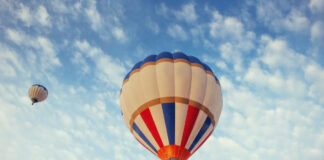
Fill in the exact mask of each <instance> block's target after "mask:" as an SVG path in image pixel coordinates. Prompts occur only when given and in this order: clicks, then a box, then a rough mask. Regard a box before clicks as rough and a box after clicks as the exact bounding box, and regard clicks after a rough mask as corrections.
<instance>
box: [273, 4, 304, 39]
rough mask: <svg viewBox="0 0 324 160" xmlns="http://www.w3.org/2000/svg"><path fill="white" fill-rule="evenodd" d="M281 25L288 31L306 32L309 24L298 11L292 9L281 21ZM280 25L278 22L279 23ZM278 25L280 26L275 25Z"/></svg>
mask: <svg viewBox="0 0 324 160" xmlns="http://www.w3.org/2000/svg"><path fill="white" fill-rule="evenodd" d="M282 22H283V23H282V24H283V25H284V28H286V29H287V30H288V31H294V32H306V33H307V32H308V28H309V25H310V22H309V20H308V18H307V17H306V16H305V15H303V13H301V12H300V11H298V10H296V9H293V10H291V12H290V13H289V15H287V16H286V17H285V18H284V19H283V20H282ZM279 23H280V22H279ZM277 25H280V24H277Z"/></svg>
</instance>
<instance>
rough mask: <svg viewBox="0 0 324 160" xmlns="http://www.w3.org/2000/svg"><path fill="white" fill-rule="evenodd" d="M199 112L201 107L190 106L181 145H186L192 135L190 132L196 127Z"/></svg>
mask: <svg viewBox="0 0 324 160" xmlns="http://www.w3.org/2000/svg"><path fill="white" fill-rule="evenodd" d="M198 113H199V109H198V108H196V107H192V106H190V105H189V106H188V112H187V117H186V122H185V126H184V129H183V134H182V139H181V146H182V147H185V146H186V144H187V141H188V138H189V136H190V133H191V131H192V129H193V127H194V124H195V122H196V119H197V116H198Z"/></svg>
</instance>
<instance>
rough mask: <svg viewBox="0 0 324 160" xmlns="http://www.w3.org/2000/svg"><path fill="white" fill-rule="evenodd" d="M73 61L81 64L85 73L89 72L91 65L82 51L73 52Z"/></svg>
mask: <svg viewBox="0 0 324 160" xmlns="http://www.w3.org/2000/svg"><path fill="white" fill-rule="evenodd" d="M71 61H72V63H74V64H79V65H81V69H82V72H83V73H89V71H90V66H89V65H88V63H87V62H86V59H85V58H84V57H83V55H82V54H81V53H80V52H73V58H72V59H71Z"/></svg>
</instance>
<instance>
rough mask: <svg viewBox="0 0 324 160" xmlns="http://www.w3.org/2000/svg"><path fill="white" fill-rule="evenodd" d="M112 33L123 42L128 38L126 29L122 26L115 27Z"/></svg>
mask: <svg viewBox="0 0 324 160" xmlns="http://www.w3.org/2000/svg"><path fill="white" fill-rule="evenodd" d="M112 34H113V35H114V37H115V38H116V39H117V40H119V41H121V42H125V41H126V40H127V37H126V35H125V33H124V30H123V29H122V28H120V27H114V28H113V30H112Z"/></svg>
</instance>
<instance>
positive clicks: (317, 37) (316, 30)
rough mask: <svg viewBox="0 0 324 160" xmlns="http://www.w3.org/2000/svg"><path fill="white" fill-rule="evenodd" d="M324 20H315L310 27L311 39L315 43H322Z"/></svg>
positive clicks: (323, 40) (323, 38)
mask: <svg viewBox="0 0 324 160" xmlns="http://www.w3.org/2000/svg"><path fill="white" fill-rule="evenodd" d="M323 28H324V22H323V21H316V22H315V23H314V24H313V25H312V28H311V39H312V41H313V42H315V43H318V42H319V43H323V42H324V30H323Z"/></svg>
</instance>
